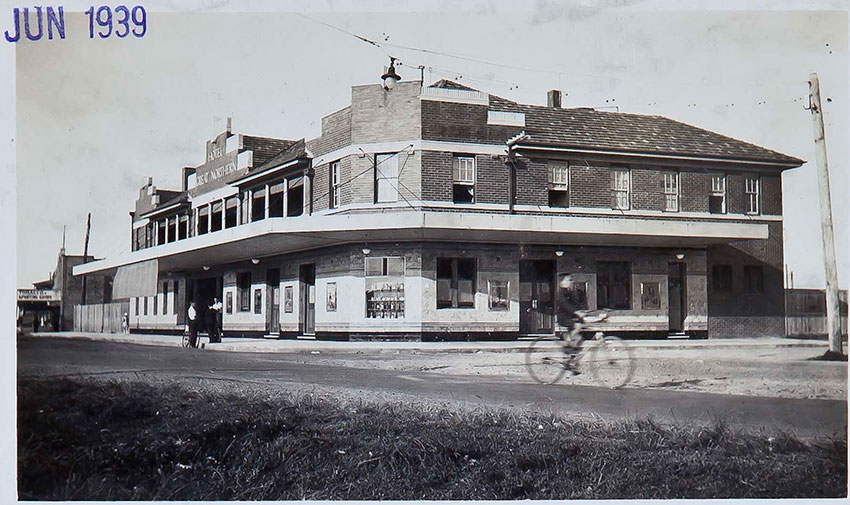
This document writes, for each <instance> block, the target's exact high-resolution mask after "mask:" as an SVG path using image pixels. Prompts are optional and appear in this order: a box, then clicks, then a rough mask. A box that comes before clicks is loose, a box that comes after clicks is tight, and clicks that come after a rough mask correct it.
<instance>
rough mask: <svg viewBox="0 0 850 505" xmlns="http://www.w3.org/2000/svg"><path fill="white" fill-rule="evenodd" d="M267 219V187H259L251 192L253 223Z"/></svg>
mask: <svg viewBox="0 0 850 505" xmlns="http://www.w3.org/2000/svg"><path fill="white" fill-rule="evenodd" d="M265 218H266V187H265V186H258V187H256V188H254V189H252V190H251V221H252V222H253V221H260V220H262V219H265Z"/></svg>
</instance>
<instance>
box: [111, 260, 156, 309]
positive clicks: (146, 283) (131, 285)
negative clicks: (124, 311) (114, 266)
mask: <svg viewBox="0 0 850 505" xmlns="http://www.w3.org/2000/svg"><path fill="white" fill-rule="evenodd" d="M158 269H159V265H158V260H156V259H152V260H147V261H142V262H140V263H133V264H130V265H124V266H120V267H118V271H117V272H116V273H115V280H114V281H113V284H112V298H114V299H121V298H130V297H134V296H155V295H156V283H157V280H158V274H159V270H158Z"/></svg>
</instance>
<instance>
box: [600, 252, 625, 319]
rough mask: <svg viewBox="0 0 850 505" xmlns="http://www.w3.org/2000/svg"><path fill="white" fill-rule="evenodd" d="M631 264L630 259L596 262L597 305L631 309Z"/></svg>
mask: <svg viewBox="0 0 850 505" xmlns="http://www.w3.org/2000/svg"><path fill="white" fill-rule="evenodd" d="M631 277H632V275H631V265H630V264H629V262H628V261H598V262H596V306H597V307H599V308H608V309H626V310H628V309H631V308H632V296H631V285H632V283H631Z"/></svg>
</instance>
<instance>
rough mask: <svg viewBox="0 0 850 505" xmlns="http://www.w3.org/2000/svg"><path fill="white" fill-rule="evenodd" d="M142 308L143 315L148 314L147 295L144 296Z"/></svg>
mask: <svg viewBox="0 0 850 505" xmlns="http://www.w3.org/2000/svg"><path fill="white" fill-rule="evenodd" d="M144 308H145V312H144V315H148V297H147V296H146V297H145V303H144Z"/></svg>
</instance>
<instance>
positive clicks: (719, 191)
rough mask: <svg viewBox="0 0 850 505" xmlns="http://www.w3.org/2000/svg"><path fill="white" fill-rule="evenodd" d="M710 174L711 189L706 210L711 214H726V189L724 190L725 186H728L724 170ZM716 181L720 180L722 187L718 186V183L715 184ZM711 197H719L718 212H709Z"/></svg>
mask: <svg viewBox="0 0 850 505" xmlns="http://www.w3.org/2000/svg"><path fill="white" fill-rule="evenodd" d="M710 175H711V188H710V189H711V191H710V192H709V202H708V211H709V213H711V214H726V212H727V209H726V200H727V196H726V195H727V190H726V188H727V187H728V183H727V176H726V172H713V173H711V174H710ZM717 181H720V182H721V183H722V184H721V186H722V187H720V188H718V185H717V184H715V183H716V182H717ZM711 197H720V198H721V204H720V212H711Z"/></svg>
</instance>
